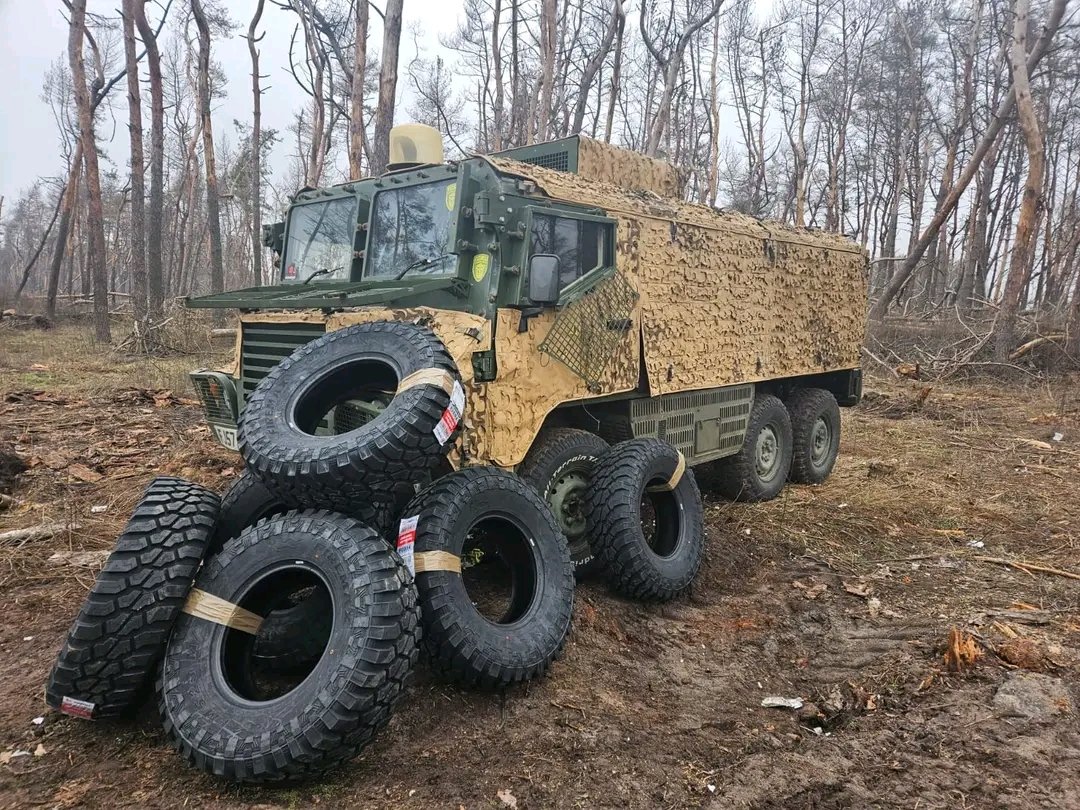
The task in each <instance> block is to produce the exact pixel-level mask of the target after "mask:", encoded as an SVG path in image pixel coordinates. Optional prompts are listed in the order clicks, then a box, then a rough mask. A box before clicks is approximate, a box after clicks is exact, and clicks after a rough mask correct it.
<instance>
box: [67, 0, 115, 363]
mask: <svg viewBox="0 0 1080 810" xmlns="http://www.w3.org/2000/svg"><path fill="white" fill-rule="evenodd" d="M68 9H69V11H70V12H71V21H70V24H69V26H68V59H69V60H70V62H71V79H72V82H73V83H74V86H75V107H76V109H77V110H78V117H79V142H80V145H81V146H82V152H83V164H84V166H85V168H86V198H87V200H86V201H87V214H86V220H87V221H86V227H87V230H88V231H89V242H90V244H89V252H88V261H89V263H90V275H91V278H92V280H93V291H94V337H95V338H96V339H97V340H98V341H100V342H101V343H108V342H109V341H110V339H111V337H112V336H111V334H110V330H109V296H108V292H109V286H108V285H109V277H108V274H107V268H106V266H105V215H104V212H103V210H102V204H101V172H100V169H99V166H98V150H97V140H96V133H95V130H94V110H93V106H92V105H93V100H92V98H91V94H92V93H95V94H96V93H98V92H99V91H100V89H101V88H102V87H103V85H104V83H103V82H102V81H101V77H100V76H101V74H100V72H99V76H98V80H97V81H96V82H95V84H94V87H93V88H91V87H90V86H89V85H88V84H87V81H86V62H85V60H84V57H83V40H84V39H85V38H86V36H87V30H86V0H72V2H71V3H70V4H69V6H68Z"/></svg>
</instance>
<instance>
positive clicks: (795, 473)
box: [787, 388, 840, 484]
mask: <svg viewBox="0 0 1080 810" xmlns="http://www.w3.org/2000/svg"><path fill="white" fill-rule="evenodd" d="M787 407H788V412H789V413H790V414H791V433H792V460H791V472H790V473H789V475H788V479H789V480H791V481H794V482H796V483H798V484H820V483H822V482H823V481H824V480H825V479H826V478H828V477H829V474H830V473H831V472H832V469H833V466H834V465H835V464H836V457H837V455H838V454H839V452H840V407H839V406H838V405H837V404H836V397H834V396H833V395H832V394H831V393H830V392H828V391H825V390H824V389H821V388H800V389H799V390H798V391H796V392H795V393H794V394H792V395H791V396H790V397H789V398H788V401H787Z"/></svg>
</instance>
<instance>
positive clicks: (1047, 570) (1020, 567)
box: [972, 554, 1080, 580]
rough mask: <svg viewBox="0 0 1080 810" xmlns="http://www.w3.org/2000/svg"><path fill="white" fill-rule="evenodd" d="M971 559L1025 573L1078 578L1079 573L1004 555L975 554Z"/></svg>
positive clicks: (1079, 578)
mask: <svg viewBox="0 0 1080 810" xmlns="http://www.w3.org/2000/svg"><path fill="white" fill-rule="evenodd" d="M972 559H975V560H978V561H979V562H987V563H995V564H997V565H1005V566H1008V567H1009V568H1015V569H1016V570H1017V571H1023V572H1024V573H1025V574H1030V573H1031V572H1032V571H1038V572H1039V573H1041V574H1053V575H1054V576H1056V577H1065V578H1066V579H1076V580H1080V574H1074V573H1073V572H1072V571H1062V570H1061V569H1060V568H1051V567H1050V566H1048V565H1037V564H1036V563H1029V562H1024V561H1023V560H1007V559H1005V558H1004V557H986V556H983V555H982V554H977V555H975V556H974V557H973V558H972Z"/></svg>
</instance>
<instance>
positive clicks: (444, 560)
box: [413, 551, 461, 574]
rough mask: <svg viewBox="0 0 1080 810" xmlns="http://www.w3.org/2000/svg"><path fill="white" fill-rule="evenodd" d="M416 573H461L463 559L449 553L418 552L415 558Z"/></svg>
mask: <svg viewBox="0 0 1080 810" xmlns="http://www.w3.org/2000/svg"><path fill="white" fill-rule="evenodd" d="M413 565H415V570H416V573H417V574H419V573H421V572H423V571H452V572H453V573H455V574H460V573H461V558H460V557H458V556H457V555H456V554H451V553H450V552H449V551H418V552H417V553H416V555H415V556H414V557H413Z"/></svg>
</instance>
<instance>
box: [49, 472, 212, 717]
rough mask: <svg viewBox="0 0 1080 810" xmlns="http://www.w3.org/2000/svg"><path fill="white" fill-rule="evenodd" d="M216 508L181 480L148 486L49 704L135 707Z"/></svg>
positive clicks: (73, 637)
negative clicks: (68, 702)
mask: <svg viewBox="0 0 1080 810" xmlns="http://www.w3.org/2000/svg"><path fill="white" fill-rule="evenodd" d="M219 503H220V501H219V499H218V496H217V495H216V494H215V493H213V492H211V491H210V490H208V489H205V488H204V487H201V486H199V485H197V484H193V483H191V482H189V481H184V480H183V479H180V478H165V477H162V478H156V479H154V480H153V481H152V482H151V483H150V485H149V486H148V487H147V488H146V491H145V492H144V493H143V496H142V498H141V499H140V500H139V503H138V504H137V505H136V507H135V511H134V513H133V514H132V516H131V519H130V520H129V521H128V523H127V526H126V528H125V529H124V532H123V533H122V534H121V535H120V537H119V539H118V540H117V542H116V547H115V549H114V550H113V552H112V554H110V555H109V558H108V560H106V562H105V567H104V568H103V569H102V570H101V573H100V574H98V577H97V581H96V582H95V583H94V586H93V588H92V589H91V591H90V595H89V596H88V597H87V598H86V601H85V602H84V604H83V606H82V609H81V610H80V611H79V615H78V616H77V617H76V619H75V622H74V624H73V625H72V626H71V630H70V631H69V633H68V636H67V640H66V641H65V642H64V646H63V648H62V649H61V650H60V654H59V655H58V656H57V659H56V664H55V665H54V666H53V669H52V672H51V673H50V674H49V680H48V683H47V685H46V688H45V700H46V702H47V703H48V704H49V706H51V707H52V708H54V709H59V708H60V705H61V702H62V701H63V699H64V698H65V697H70V698H75V699H78V700H83V701H87V702H89V703H93V704H94V705H95V709H94V714H93V716H94V718H95V719H96V718H104V717H113V716H117V715H121V714H124V713H126V712H128V711H130V710H132V709H134V708H135V707H136V706H137V704H138V703H139V702H140V700H141V698H142V697H143V694H144V691H145V689H146V687H147V686H148V685H149V684H150V683H151V682H152V680H153V674H154V669H155V667H156V665H157V663H158V660H159V659H160V658H161V656H162V654H163V653H164V651H165V644H166V641H167V639H168V637H169V633H170V632H171V631H172V628H173V624H174V623H175V622H176V619H177V617H178V616H179V615H180V611H181V609H182V608H183V606H184V602H185V601H186V599H187V596H188V593H189V591H190V590H191V584H192V581H193V580H194V578H195V574H196V572H197V571H198V569H199V565H200V564H201V562H202V560H203V557H204V555H205V554H206V552H207V549H208V547H209V545H210V542H211V538H212V537H213V534H214V526H215V524H216V522H217V516H218V508H219Z"/></svg>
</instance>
